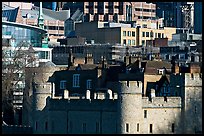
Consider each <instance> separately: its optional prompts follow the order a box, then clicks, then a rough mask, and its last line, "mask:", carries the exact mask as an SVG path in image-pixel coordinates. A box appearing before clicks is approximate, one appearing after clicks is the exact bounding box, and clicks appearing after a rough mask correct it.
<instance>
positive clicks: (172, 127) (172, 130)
mask: <svg viewBox="0 0 204 136" xmlns="http://www.w3.org/2000/svg"><path fill="white" fill-rule="evenodd" d="M171 132H173V133H174V123H172V125H171Z"/></svg>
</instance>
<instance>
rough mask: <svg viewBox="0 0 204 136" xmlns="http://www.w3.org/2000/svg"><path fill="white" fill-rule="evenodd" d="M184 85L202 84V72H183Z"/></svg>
mask: <svg viewBox="0 0 204 136" xmlns="http://www.w3.org/2000/svg"><path fill="white" fill-rule="evenodd" d="M185 86H195V87H199V86H202V73H185Z"/></svg>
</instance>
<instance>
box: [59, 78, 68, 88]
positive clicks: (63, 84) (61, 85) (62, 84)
mask: <svg viewBox="0 0 204 136" xmlns="http://www.w3.org/2000/svg"><path fill="white" fill-rule="evenodd" d="M66 83H67V81H66V80H61V81H60V89H66Z"/></svg>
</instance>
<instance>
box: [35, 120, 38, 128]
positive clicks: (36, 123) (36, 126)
mask: <svg viewBox="0 0 204 136" xmlns="http://www.w3.org/2000/svg"><path fill="white" fill-rule="evenodd" d="M37 129H38V122H37V121H36V122H35V130H37Z"/></svg>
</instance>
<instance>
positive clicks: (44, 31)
mask: <svg viewBox="0 0 204 136" xmlns="http://www.w3.org/2000/svg"><path fill="white" fill-rule="evenodd" d="M2 25H9V26H16V27H21V28H26V29H31V30H34V31H39V32H40V33H47V30H45V29H42V28H40V27H36V26H32V25H27V24H20V23H15V22H8V21H3V20H2Z"/></svg>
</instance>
